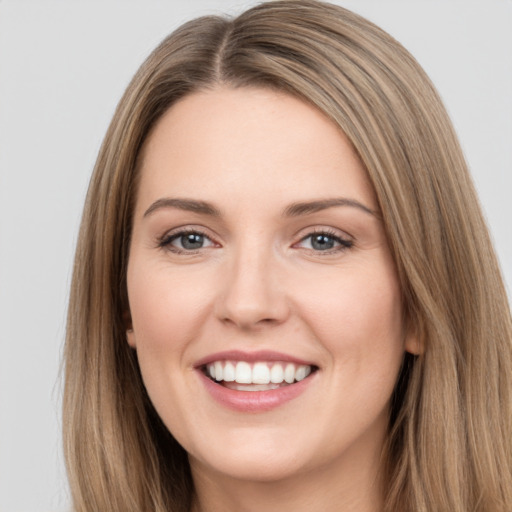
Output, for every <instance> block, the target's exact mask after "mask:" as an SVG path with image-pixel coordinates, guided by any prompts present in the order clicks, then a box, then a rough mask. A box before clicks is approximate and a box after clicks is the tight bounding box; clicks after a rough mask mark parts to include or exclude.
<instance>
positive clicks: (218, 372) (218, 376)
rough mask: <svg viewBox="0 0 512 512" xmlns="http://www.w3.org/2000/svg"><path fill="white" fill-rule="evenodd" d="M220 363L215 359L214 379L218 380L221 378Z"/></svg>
mask: <svg viewBox="0 0 512 512" xmlns="http://www.w3.org/2000/svg"><path fill="white" fill-rule="evenodd" d="M222 373H223V372H222V363H221V362H220V361H217V362H216V363H215V380H217V381H220V380H223V379H222V377H223V375H222Z"/></svg>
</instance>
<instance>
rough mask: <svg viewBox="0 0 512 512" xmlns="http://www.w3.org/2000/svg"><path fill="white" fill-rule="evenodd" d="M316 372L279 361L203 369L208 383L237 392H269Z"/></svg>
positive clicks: (229, 363) (224, 363) (213, 364)
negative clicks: (208, 379) (211, 382)
mask: <svg viewBox="0 0 512 512" xmlns="http://www.w3.org/2000/svg"><path fill="white" fill-rule="evenodd" d="M316 370H318V367H316V366H313V365H304V364H295V363H291V362H282V361H272V362H268V361H257V362H254V363H249V362H247V361H214V362H211V363H208V364H205V365H203V366H202V371H203V373H204V374H205V375H206V376H207V377H208V378H210V380H212V381H214V382H216V383H217V384H219V385H221V386H224V387H226V388H229V389H232V390H236V391H269V390H273V389H279V388H282V387H286V386H290V385H292V384H295V383H297V382H300V381H302V380H304V379H306V378H307V377H308V376H310V375H311V374H312V373H314V372H315V371H316Z"/></svg>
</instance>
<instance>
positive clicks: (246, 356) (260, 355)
mask: <svg viewBox="0 0 512 512" xmlns="http://www.w3.org/2000/svg"><path fill="white" fill-rule="evenodd" d="M215 361H247V362H248V363H255V362H258V361H283V362H290V363H295V364H300V365H309V366H315V365H314V364H313V363H312V362H311V361H306V360H304V359H300V358H298V357H295V356H291V355H289V354H284V353H282V352H275V351H273V350H258V351H255V352H245V351H243V350H225V351H222V352H216V353H214V354H209V355H207V356H205V357H203V358H201V359H199V360H198V361H196V363H195V364H194V366H195V367H196V368H200V367H202V366H205V365H207V364H210V363H214V362H215Z"/></svg>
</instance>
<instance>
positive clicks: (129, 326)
mask: <svg viewBox="0 0 512 512" xmlns="http://www.w3.org/2000/svg"><path fill="white" fill-rule="evenodd" d="M123 323H124V327H125V329H126V341H127V342H128V345H130V347H132V348H136V347H137V344H136V342H135V333H134V332H133V323H132V315H131V313H130V311H129V310H126V311H125V312H124V313H123Z"/></svg>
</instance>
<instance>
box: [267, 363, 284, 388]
mask: <svg viewBox="0 0 512 512" xmlns="http://www.w3.org/2000/svg"><path fill="white" fill-rule="evenodd" d="M283 380H284V370H283V367H282V366H281V365H280V364H274V365H273V366H272V368H271V369H270V382H273V383H274V384H281V382H283Z"/></svg>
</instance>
